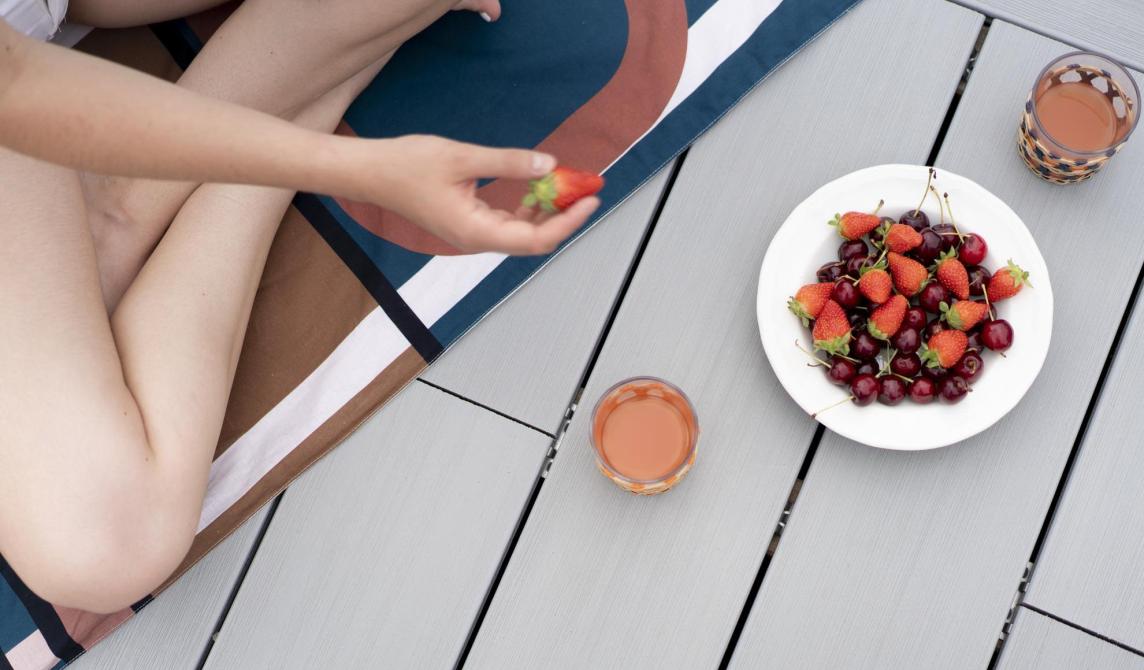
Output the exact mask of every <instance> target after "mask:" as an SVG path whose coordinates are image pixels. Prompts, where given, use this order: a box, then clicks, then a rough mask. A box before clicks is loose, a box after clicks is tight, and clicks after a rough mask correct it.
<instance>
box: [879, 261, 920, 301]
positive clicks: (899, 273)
mask: <svg viewBox="0 0 1144 670" xmlns="http://www.w3.org/2000/svg"><path fill="white" fill-rule="evenodd" d="M886 258H887V259H888V260H889V263H890V276H892V277H893V278H894V288H896V289H898V293H901V294H902V295H904V296H906V297H907V298H908V297H910V296H912V295H914V294H915V293H917V292H918V291H920V290H922V286H923V285H924V284H925V283H926V280H927V279H929V272H928V271H927V270H926V266H924V265H922V264H921V263H919V262H917V261H915V260H914V259H912V258H906V257H905V256H903V255H901V254H899V253H895V252H893V251H891V252H890V253H889V254H888V255H887V256H886Z"/></svg>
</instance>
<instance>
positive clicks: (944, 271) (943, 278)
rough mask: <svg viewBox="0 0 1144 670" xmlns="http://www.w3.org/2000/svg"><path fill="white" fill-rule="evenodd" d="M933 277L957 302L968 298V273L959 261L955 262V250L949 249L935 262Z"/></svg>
mask: <svg viewBox="0 0 1144 670" xmlns="http://www.w3.org/2000/svg"><path fill="white" fill-rule="evenodd" d="M934 277H936V278H937V281H938V283H940V284H941V285H942V286H944V287H945V288H946V290H948V291H949V292H950V293H952V294H953V295H954V296H955V297H956V298H957V299H958V300H965V299H966V298H968V297H969V272H968V271H967V270H966V269H965V266H964V265H962V264H961V261H959V260H957V251H956V250H954V249H950V250H949V251H947V252H945V253H944V254H942V255H941V257H940V258H939V259H938V261H937V269H936V270H935V271H934Z"/></svg>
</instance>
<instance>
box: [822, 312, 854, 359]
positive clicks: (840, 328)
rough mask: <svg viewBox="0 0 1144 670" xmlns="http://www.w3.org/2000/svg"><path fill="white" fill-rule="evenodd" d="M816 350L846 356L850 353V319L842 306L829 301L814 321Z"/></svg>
mask: <svg viewBox="0 0 1144 670" xmlns="http://www.w3.org/2000/svg"><path fill="white" fill-rule="evenodd" d="M813 337H814V348H815V349H816V350H822V351H825V352H826V353H828V354H832V355H834V354H840V355H842V356H845V355H846V354H848V353H850V319H848V318H846V312H845V311H843V310H842V306H841V305H839V304H838V303H836V302H834V301H833V300H827V301H826V304H825V305H823V306H822V311H821V312H819V313H818V318H817V319H815V320H814V331H813Z"/></svg>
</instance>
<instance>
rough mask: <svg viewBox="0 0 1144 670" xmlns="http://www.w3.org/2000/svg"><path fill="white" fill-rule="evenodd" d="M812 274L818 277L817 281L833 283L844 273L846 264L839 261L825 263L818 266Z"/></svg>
mask: <svg viewBox="0 0 1144 670" xmlns="http://www.w3.org/2000/svg"><path fill="white" fill-rule="evenodd" d="M814 274H815V276H816V277H818V281H820V282H831V283H833V282H836V281H838V279H839V277H841V276H842V275H844V274H846V264H845V263H842V262H841V261H839V262H837V263H827V264H825V265H823V266H822V267H820V268H818V271H817V272H815V273H814Z"/></svg>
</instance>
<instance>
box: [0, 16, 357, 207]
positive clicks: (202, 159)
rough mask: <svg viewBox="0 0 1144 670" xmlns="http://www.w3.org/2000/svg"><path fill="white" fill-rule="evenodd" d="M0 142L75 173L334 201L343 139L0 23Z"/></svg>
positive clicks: (345, 144)
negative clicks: (262, 189) (285, 191)
mask: <svg viewBox="0 0 1144 670" xmlns="http://www.w3.org/2000/svg"><path fill="white" fill-rule="evenodd" d="M0 144H3V145H5V146H7V147H10V148H12V149H14V150H16V151H19V152H21V153H24V154H27V155H30V156H34V157H36V158H40V159H43V160H47V161H51V162H54V163H59V164H63V165H68V166H71V167H75V168H77V169H82V170H89V171H93V172H100V173H104V174H114V175H123V176H136V177H150V178H156V179H177V180H187V181H199V182H224V183H245V184H258V185H265V186H278V187H285V188H290V189H296V190H312V191H319V192H325V193H333V194H336V195H350V196H352V195H354V194H351V193H342V192H339V191H340V190H341V188H340V187H342V186H344V187H345V188H348V187H349V184H348V181H349V180H344V179H339V178H338V177H339V175H338V174H337V173H339V172H345V171H346V170H345V169H344V167H345V161H342V160H340V156H339V155H340V154H342V153H345V152H349V151H351V144H353V141H351V140H346V139H340V138H334V137H331V136H329V135H323V134H320V133H315V132H312V131H309V130H305V129H303V128H300V127H298V126H295V125H293V124H290V123H288V122H286V121H283V120H281V119H278V118H276V117H273V116H270V115H267V114H262V113H259V112H255V111H253V110H249V109H246V108H243V107H239V106H237V105H232V104H229V103H224V102H220V101H217V100H213V99H211V98H207V97H205V96H200V95H196V94H194V93H190V92H188V91H186V90H183V89H181V88H179V87H177V86H175V85H173V84H169V83H167V82H163V81H161V80H159V79H155V78H153V77H150V76H147V75H145V74H142V73H139V72H135V71H133V70H129V69H127V68H124V67H121V66H118V65H115V64H113V63H110V62H107V61H102V60H100V59H97V58H93V57H90V56H86V55H84V54H80V53H77V52H72V51H69V50H66V49H62V48H59V47H56V46H53V45H47V44H41V43H38V42H35V41H33V40H30V39H27V38H25V37H23V36H21V35H17V34H16V33H15V32H14V31H12V30H11V28H10V27H8V26H7V25H5V24H3V22H2V21H0Z"/></svg>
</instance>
